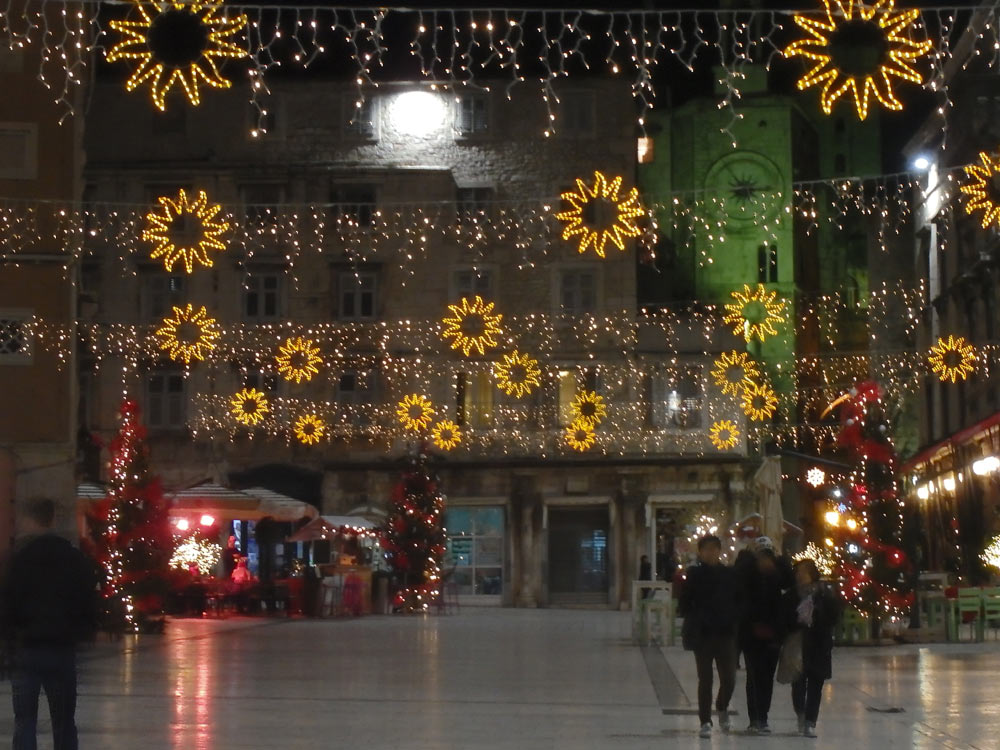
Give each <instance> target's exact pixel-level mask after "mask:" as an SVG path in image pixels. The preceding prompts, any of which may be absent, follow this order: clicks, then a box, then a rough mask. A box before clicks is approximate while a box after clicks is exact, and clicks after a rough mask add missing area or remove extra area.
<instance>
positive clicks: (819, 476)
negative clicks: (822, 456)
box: [806, 466, 826, 487]
mask: <svg viewBox="0 0 1000 750" xmlns="http://www.w3.org/2000/svg"><path fill="white" fill-rule="evenodd" d="M825 481H826V472H825V471H823V470H822V469H820V468H819V467H816V466H814V467H812V468H811V469H809V471H807V472H806V482H807V483H809V484H810V485H811V486H813V487H819V486H820V485H821V484H823V482H825Z"/></svg>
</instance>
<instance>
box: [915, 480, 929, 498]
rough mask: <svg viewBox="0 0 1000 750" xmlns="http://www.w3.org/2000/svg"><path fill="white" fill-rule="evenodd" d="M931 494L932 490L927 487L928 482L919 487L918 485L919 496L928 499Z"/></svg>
mask: <svg viewBox="0 0 1000 750" xmlns="http://www.w3.org/2000/svg"><path fill="white" fill-rule="evenodd" d="M930 496H931V492H930V490H929V489H927V485H926V484H922V485H920V486H919V487H917V497H919V498H920V499H921V500H926V499H927V498H929V497H930Z"/></svg>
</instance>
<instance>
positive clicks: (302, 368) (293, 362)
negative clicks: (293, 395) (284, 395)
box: [275, 336, 323, 384]
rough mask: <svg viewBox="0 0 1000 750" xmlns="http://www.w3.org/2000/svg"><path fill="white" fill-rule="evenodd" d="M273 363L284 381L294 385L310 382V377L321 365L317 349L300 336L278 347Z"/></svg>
mask: <svg viewBox="0 0 1000 750" xmlns="http://www.w3.org/2000/svg"><path fill="white" fill-rule="evenodd" d="M275 361H276V362H277V363H278V374H279V375H281V376H282V377H283V378H285V380H288V381H292V380H294V381H295V382H296V384H298V383H301V382H302V381H303V380H306V381H309V380H312V376H313V375H316V374H317V373H318V372H319V367H318V365H321V364H323V360H322V358H321V357H320V356H319V347H318V346H313V342H312V341H310V340H309V339H304V338H302V337H301V336H297V337H295V338H291V339H288V340H287V341H286V342H285V343H284V344H282V345H281V346H280V347H278V356H277V357H275Z"/></svg>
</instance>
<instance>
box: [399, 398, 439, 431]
mask: <svg viewBox="0 0 1000 750" xmlns="http://www.w3.org/2000/svg"><path fill="white" fill-rule="evenodd" d="M396 416H398V417H399V421H400V423H401V424H402V425H403V428H404V429H406V430H412V431H413V432H419V431H420V430H423V429H425V428H426V427H427V425H429V424H430V423H431V419H432V418H433V417H434V407H433V406H432V405H431V402H430V401H429V400H428V399H427V398H426V397H424V396H421V395H420V394H418V393H411V394H410V395H409V396H406V397H405V398H404V399H403V400H402V401H400V402H399V403H398V404H397V405H396Z"/></svg>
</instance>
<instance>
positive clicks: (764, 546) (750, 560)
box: [737, 536, 791, 734]
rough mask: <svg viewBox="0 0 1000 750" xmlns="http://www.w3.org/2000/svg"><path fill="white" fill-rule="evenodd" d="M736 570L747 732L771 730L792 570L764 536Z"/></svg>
mask: <svg viewBox="0 0 1000 750" xmlns="http://www.w3.org/2000/svg"><path fill="white" fill-rule="evenodd" d="M737 570H738V575H739V579H740V584H741V588H742V589H743V595H744V599H745V601H746V606H745V607H744V609H743V619H742V621H741V623H740V633H739V642H740V650H741V651H742V652H743V659H744V662H745V665H746V673H747V680H746V692H747V715H748V716H749V719H750V726H749V727H747V732H748V733H750V734H770V733H771V728H770V726H769V725H768V723H767V716H768V713H769V712H770V710H771V697H772V694H773V692H774V673H775V670H777V668H778V657H779V655H780V653H781V643H782V641H783V640H784V635H785V629H786V628H785V616H784V609H783V606H782V605H783V599H782V592H783V590H784V589H786V588H788V587H789V586H790V585H791V571H790V570H788V568H787V564H786V563H785V562H784V561H783V560H778V559H777V558H776V557H775V556H774V543H773V542H772V541H771V539H770V538H768V537H766V536H762V537H758V538H757V539H756V540H755V543H754V550H753V555H752V556H744V557H743V558H741V563H740V566H739V568H738V569H737Z"/></svg>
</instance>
